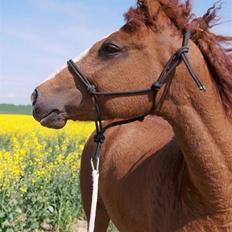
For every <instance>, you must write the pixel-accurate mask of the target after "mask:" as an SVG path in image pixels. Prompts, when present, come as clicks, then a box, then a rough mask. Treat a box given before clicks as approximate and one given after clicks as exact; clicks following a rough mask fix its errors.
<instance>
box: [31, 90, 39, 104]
mask: <svg viewBox="0 0 232 232" xmlns="http://www.w3.org/2000/svg"><path fill="white" fill-rule="evenodd" d="M37 97H38V91H37V89H35V90H34V92H33V93H32V94H31V102H32V105H33V106H34V105H35V103H36V100H37Z"/></svg>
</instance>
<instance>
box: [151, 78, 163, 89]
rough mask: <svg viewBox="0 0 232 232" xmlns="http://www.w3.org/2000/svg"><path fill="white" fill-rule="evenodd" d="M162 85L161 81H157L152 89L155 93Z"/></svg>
mask: <svg viewBox="0 0 232 232" xmlns="http://www.w3.org/2000/svg"><path fill="white" fill-rule="evenodd" d="M161 86H162V84H161V83H160V82H159V81H156V82H154V83H153V84H152V86H151V89H152V90H153V91H154V92H157V91H158V90H159V89H160V88H161Z"/></svg>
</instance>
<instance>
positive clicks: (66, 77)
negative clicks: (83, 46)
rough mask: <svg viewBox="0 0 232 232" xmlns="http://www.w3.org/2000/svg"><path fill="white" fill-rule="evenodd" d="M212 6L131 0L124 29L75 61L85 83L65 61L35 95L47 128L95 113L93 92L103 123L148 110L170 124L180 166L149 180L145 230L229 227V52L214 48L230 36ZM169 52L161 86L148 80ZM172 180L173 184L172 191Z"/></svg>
mask: <svg viewBox="0 0 232 232" xmlns="http://www.w3.org/2000/svg"><path fill="white" fill-rule="evenodd" d="M217 9H218V7H217V5H214V6H213V7H211V8H210V9H209V10H208V11H207V12H206V14H205V15H204V16H202V17H199V18H196V17H194V16H193V14H192V12H191V3H190V1H189V0H187V1H186V2H185V3H181V2H180V1H179V0H138V1H137V7H135V8H131V9H129V11H128V12H127V13H126V15H125V18H126V23H125V25H124V26H122V28H120V29H119V30H118V31H116V32H114V33H112V34H111V35H109V36H108V37H106V38H104V39H102V40H101V41H99V42H97V43H96V44H95V45H93V46H92V47H91V49H90V50H89V51H88V52H87V53H86V54H85V55H83V56H82V57H81V58H79V59H76V60H75V61H74V62H75V65H77V66H78V67H79V70H81V72H82V74H84V76H85V77H86V78H87V79H88V81H89V83H91V84H92V85H91V86H87V85H86V83H85V84H84V82H83V80H82V81H81V79H78V78H75V75H74V73H73V72H72V71H70V68H69V67H70V66H69V67H68V66H66V67H64V68H63V69H62V70H60V71H59V72H58V73H56V74H55V75H53V77H52V78H51V79H50V80H48V81H46V82H44V83H43V84H41V85H40V86H38V87H37V88H36V90H35V91H34V93H33V94H32V101H33V114H34V117H35V119H36V120H38V121H40V123H41V124H42V125H44V126H47V127H52V128H62V127H63V126H64V125H65V123H66V121H67V120H69V119H70V120H83V121H84V120H96V118H99V117H98V116H99V114H98V113H99V112H97V111H96V110H95V108H96V104H95V103H96V101H93V95H94V96H95V100H97V103H98V105H99V108H100V111H101V119H102V120H110V119H116V118H131V117H136V116H139V115H144V114H155V115H159V116H161V117H163V118H164V119H166V120H167V121H168V122H169V123H170V125H171V126H172V127H173V130H174V134H175V138H176V141H177V144H178V145H179V147H180V149H181V151H182V153H183V161H182V162H183V163H182V165H183V166H185V169H184V171H183V172H182V173H181V174H180V176H179V177H181V178H178V179H176V178H174V177H173V176H169V178H168V179H167V180H166V179H165V181H166V182H165V183H162V184H161V182H160V175H157V177H156V178H157V179H156V181H155V182H153V183H152V184H151V185H150V191H151V192H152V193H153V194H152V195H149V196H147V197H150V198H151V200H152V207H151V206H150V205H144V209H145V208H149V209H150V211H149V215H150V218H151V219H150V220H149V225H148V228H149V229H148V231H231V230H232V197H231V196H232V143H231V135H232V122H231V115H232V91H231V89H232V79H231V71H232V59H231V55H230V53H229V52H230V51H231V48H230V46H229V45H228V46H226V47H224V46H222V45H221V44H222V43H229V42H231V41H232V38H231V37H225V36H218V35H216V34H214V33H212V32H210V30H209V29H210V28H211V27H212V25H213V24H214V23H215V20H216V18H217ZM186 31H187V32H188V35H189V33H190V40H189V42H188V39H186V38H187V37H188V36H186V37H185V40H184V43H182V40H183V34H184V33H185V32H186ZM186 41H187V42H188V43H186ZM186 45H188V47H187V46H186ZM180 48H181V49H180ZM187 52H188V60H189V61H190V63H191V67H189V65H187V66H186V60H184V58H183V59H182V60H180V59H179V60H176V57H177V58H179V57H183V53H184V54H185V59H186V53H187ZM173 54H174V55H175V56H173ZM170 57H172V58H173V59H174V61H175V63H176V66H175V67H174V68H173V67H172V68H171V72H167V73H168V76H166V77H165V82H163V83H162V85H160V86H157V85H155V86H153V85H152V83H153V82H154V81H157V80H158V81H159V74H160V73H162V71H163V69H165V71H167V65H166V63H167V61H168V60H170ZM188 64H189V62H188ZM169 68H170V67H169ZM189 70H190V71H189ZM193 70H194V73H195V74H196V75H193ZM190 74H191V75H190ZM82 76H83V75H82ZM196 76H199V77H201V79H202V80H203V82H204V85H205V87H206V91H199V90H198V88H197V87H196V85H195V82H194V81H193V80H192V78H191V77H193V78H195V77H196ZM195 79H196V78H195ZM195 81H196V80H195ZM196 82H197V83H198V81H196ZM156 84H157V82H156ZM158 84H159V83H158ZM151 85H152V87H155V88H150V89H151V90H153V91H142V93H141V94H134V95H122V94H120V95H117V94H116V95H115V96H113V95H106V94H105V95H103V96H102V95H96V94H95V93H96V91H95V89H96V90H98V91H99V92H102V93H105V92H113V91H125V92H128V91H132V92H133V90H136V89H141V88H142V89H147V88H148V87H150V86H151ZM93 86H94V87H95V89H93V88H92V87H93ZM86 87H91V88H88V89H87V88H86ZM157 87H160V90H159V91H158V88H157ZM202 89H204V88H202ZM90 93H92V94H90ZM93 93H94V94H93ZM136 93H139V92H138V91H136ZM141 139H143V138H141ZM145 142H146V138H144V143H145ZM159 165H160V166H162V165H161V164H159ZM166 165H167V166H165V167H167V169H168V164H166ZM162 171H163V172H165V171H166V170H164V169H162V170H161V172H162ZM169 184H171V186H179V187H177V188H176V189H177V190H176V191H172V190H171V188H170V186H169ZM174 189H175V188H174ZM128 197H131V196H128ZM131 208H132V210H133V205H131Z"/></svg>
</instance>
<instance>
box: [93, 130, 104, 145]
mask: <svg viewBox="0 0 232 232" xmlns="http://www.w3.org/2000/svg"><path fill="white" fill-rule="evenodd" d="M104 141H105V136H104V135H103V133H101V132H100V133H97V134H96V135H95V136H94V142H95V143H101V144H103V143H104Z"/></svg>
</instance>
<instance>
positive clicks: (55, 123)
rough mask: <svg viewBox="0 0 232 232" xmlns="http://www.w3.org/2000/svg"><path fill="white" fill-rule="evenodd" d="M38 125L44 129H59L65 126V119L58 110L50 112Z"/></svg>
mask: <svg viewBox="0 0 232 232" xmlns="http://www.w3.org/2000/svg"><path fill="white" fill-rule="evenodd" d="M39 122H40V124H41V125H42V126H44V127H48V128H53V129H61V128H63V127H64V126H65V124H66V122H67V119H66V117H65V115H64V113H62V112H61V111H59V110H52V111H51V112H50V113H48V114H47V115H45V116H44V117H42V118H41V119H40V120H39Z"/></svg>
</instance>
